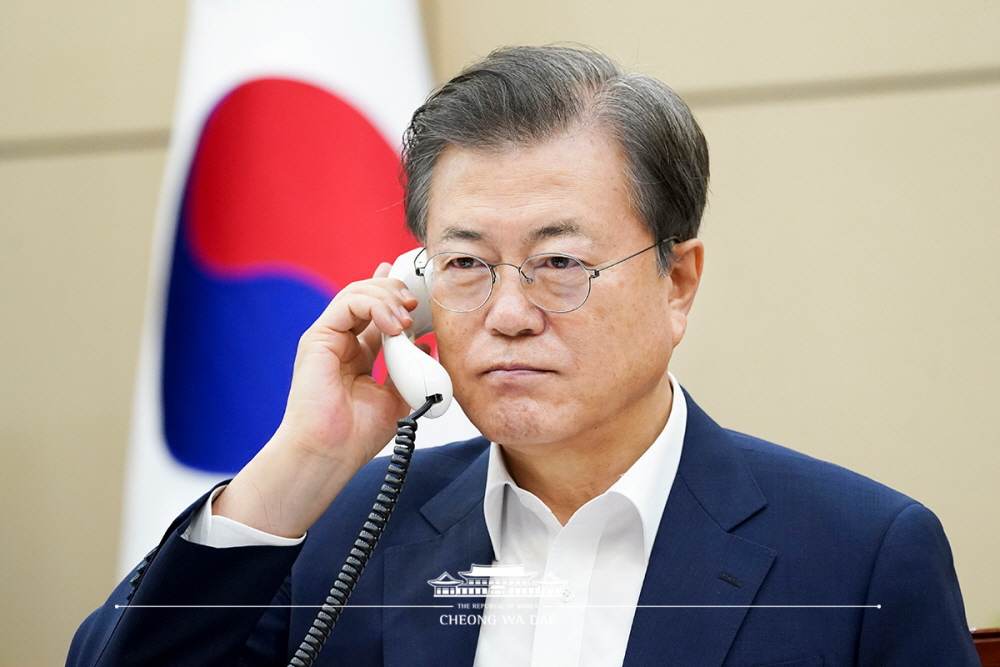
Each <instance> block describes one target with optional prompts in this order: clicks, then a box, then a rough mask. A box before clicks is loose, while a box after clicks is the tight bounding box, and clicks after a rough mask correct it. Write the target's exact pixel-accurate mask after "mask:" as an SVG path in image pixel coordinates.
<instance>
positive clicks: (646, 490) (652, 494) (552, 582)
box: [182, 375, 687, 667]
mask: <svg viewBox="0 0 1000 667" xmlns="http://www.w3.org/2000/svg"><path fill="white" fill-rule="evenodd" d="M670 382H671V387H672V389H673V404H672V406H671V410H670V417H669V419H668V420H667V423H666V425H665V426H664V427H663V431H662V432H661V433H660V435H659V436H658V437H657V438H656V440H655V441H654V442H653V444H652V445H650V447H649V449H647V450H646V452H645V453H643V455H642V456H641V457H639V460H638V461H636V462H635V464H633V465H632V467H631V468H629V469H628V471H626V472H625V473H624V474H623V475H622V476H621V478H620V479H619V480H618V481H617V482H615V483H614V484H613V485H612V486H611V488H610V489H608V490H607V491H606V492H605V493H602V494H601V495H599V496H597V497H596V498H593V499H592V500H590V501H589V502H587V503H586V504H585V505H583V507H581V508H580V509H578V510H577V511H576V513H575V514H573V516H572V517H570V519H569V521H567V522H566V525H565V526H563V525H560V523H559V521H558V520H557V519H556V518H555V515H554V514H553V513H552V511H551V510H550V509H549V508H548V507H547V506H546V505H545V504H544V503H543V502H542V501H541V500H539V499H538V497H537V496H535V495H534V494H532V493H530V492H528V491H525V490H524V489H522V488H520V487H519V486H517V484H516V483H515V482H514V480H513V479H512V478H511V476H510V473H509V472H508V471H507V467H506V465H504V462H503V457H502V456H501V455H500V450H499V448H498V446H497V445H496V443H491V444H490V453H489V456H490V459H489V466H488V470H487V474H486V495H485V500H484V504H483V509H484V513H485V518H486V527H487V530H488V531H489V535H490V540H491V541H492V543H493V553H494V555H495V560H494V561H493V564H492V565H493V567H504V568H505V572H507V573H511V572H523V573H525V574H526V575H534V576H531V577H530V579H529V581H530V583H531V584H534V583H537V582H540V583H541V587H540V588H541V589H543V590H542V593H544V594H532V593H538V589H539V587H538V586H531V585H529V586H528V587H527V589H526V590H528V591H529V594H528V595H519V596H518V595H504V594H500V593H498V594H490V595H488V596H487V598H486V606H485V609H483V619H482V625H481V627H480V632H479V643H478V645H477V647H476V660H475V667H499V666H503V667H528V666H529V665H530V666H532V667H543V666H544V667H549V666H551V665H578V666H580V667H614V666H616V665H621V664H622V662H623V661H624V659H625V649H626V647H627V646H628V638H629V632H630V630H631V627H632V617H633V615H634V614H635V605H636V603H637V602H638V600H639V592H640V590H641V589H642V582H643V579H644V577H645V575H646V566H647V564H648V562H649V554H650V552H651V551H652V548H653V541H654V540H655V539H656V531H657V529H658V528H659V525H660V518H661V517H662V515H663V507H664V506H665V505H666V502H667V496H668V495H670V488H671V487H672V486H673V483H674V478H675V477H676V476H677V466H678V463H679V462H680V458H681V448H682V445H683V443H684V431H685V427H686V424H687V402H686V401H685V399H684V393H683V392H682V391H681V389H680V387H679V386H678V384H677V381H676V380H675V379H674V377H673V375H670ZM219 491H221V487H220V488H219V489H217V490H216V492H215V493H213V494H212V497H211V498H209V500H208V502H206V503H205V504H204V505H203V506H202V507H201V509H200V510H199V511H198V514H197V515H196V516H195V518H194V520H192V522H191V523H190V524H189V526H188V528H187V530H185V531H184V533H183V534H182V537H183V538H184V539H187V540H189V541H191V542H194V543H196V544H202V545H205V546H211V547H218V548H226V547H237V546H255V545H271V546H291V545H295V544H298V543H300V542H301V541H302V540H303V539H305V536H303V537H301V538H284V537H279V536H276V535H271V534H269V533H265V532H262V531H259V530H256V529H255V528H251V527H249V526H246V525H244V524H241V523H239V522H237V521H233V520H232V519H228V518H226V517H221V516H217V515H213V514H212V510H211V507H212V500H214V499H215V496H216V495H217V494H218V493H219ZM473 565H477V564H476V563H470V564H469V568H470V570H471V569H472V566H473ZM478 565H482V564H478ZM493 588H494V589H496V587H495V586H494V587H493ZM522 590H525V589H522Z"/></svg>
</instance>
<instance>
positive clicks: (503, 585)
mask: <svg viewBox="0 0 1000 667" xmlns="http://www.w3.org/2000/svg"><path fill="white" fill-rule="evenodd" d="M459 575H461V576H462V579H456V578H455V577H453V576H451V575H450V574H448V573H447V572H444V573H442V574H441V576H440V577H438V578H437V579H430V580H428V582H427V583H428V584H430V585H431V587H433V588H434V597H436V598H460V597H484V596H486V595H493V596H502V597H542V598H544V597H560V596H565V595H566V591H567V583H566V582H565V581H562V580H561V579H556V578H555V577H553V576H551V575H546V576H544V577H542V578H541V579H539V580H538V581H534V578H535V576H536V575H537V573H536V572H525V570H524V566H523V565H473V566H472V567H471V568H470V569H469V571H468V572H459Z"/></svg>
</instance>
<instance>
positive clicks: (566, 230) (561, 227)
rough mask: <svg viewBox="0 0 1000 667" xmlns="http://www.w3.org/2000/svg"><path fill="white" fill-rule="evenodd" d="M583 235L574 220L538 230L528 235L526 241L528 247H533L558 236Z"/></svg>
mask: <svg viewBox="0 0 1000 667" xmlns="http://www.w3.org/2000/svg"><path fill="white" fill-rule="evenodd" d="M582 233H583V232H582V231H581V230H580V225H578V224H577V223H575V222H574V221H572V220H563V221H561V222H556V223H553V224H551V225H545V226H544V227H541V228H539V229H536V230H535V231H533V232H531V233H530V234H528V235H527V236H526V237H525V239H524V240H525V242H526V243H527V245H532V244H535V243H538V242H539V241H544V240H545V239H551V238H556V237H558V236H580V235H581V234H582Z"/></svg>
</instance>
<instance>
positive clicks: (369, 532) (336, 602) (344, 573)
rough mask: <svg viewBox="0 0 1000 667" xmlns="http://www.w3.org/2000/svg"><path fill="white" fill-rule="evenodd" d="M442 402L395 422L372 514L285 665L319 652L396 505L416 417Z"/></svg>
mask: <svg viewBox="0 0 1000 667" xmlns="http://www.w3.org/2000/svg"><path fill="white" fill-rule="evenodd" d="M440 402H441V395H440V394H434V395H433V396H429V397H428V398H427V402H426V403H424V404H423V405H421V406H420V407H419V408H417V409H416V410H415V411H414V412H413V414H411V415H410V416H408V417H404V418H403V419H400V420H399V421H397V422H396V440H395V443H396V446H395V447H394V448H393V450H392V451H393V454H392V457H391V458H390V459H389V469H388V471H387V472H386V473H385V480H384V481H383V482H382V488H381V490H380V491H379V494H378V497H377V498H376V500H375V504H374V505H373V506H372V511H371V514H369V515H368V520H367V521H365V525H364V527H363V528H362V529H361V533H360V534H359V535H358V539H357V540H355V541H354V547H353V548H352V549H351V553H350V555H349V556H348V557H347V560H346V561H344V565H343V566H342V567H341V568H340V574H338V575H337V581H335V582H333V588H331V589H330V593H329V595H327V597H326V603H325V604H324V605H323V607H322V608H321V609H320V610H319V613H318V614H316V618H315V619H314V620H313V624H312V627H311V628H309V631H308V632H307V633H306V636H305V638H304V639H303V640H302V643H301V644H299V648H298V650H297V651H295V655H294V656H292V659H291V661H290V662H289V663H288V667H312V664H313V661H315V660H316V656H317V655H319V652H320V649H322V648H323V644H325V643H326V640H327V639H328V638H329V637H330V633H331V632H333V626H334V625H336V624H337V619H339V618H340V612H342V611H343V610H344V606H345V605H346V604H347V598H349V597H350V596H351V593H352V592H353V591H354V587H355V586H356V585H357V583H358V579H359V578H360V577H361V573H362V572H364V570H365V565H367V564H368V559H369V558H371V555H372V552H373V551H374V550H375V545H377V544H378V540H379V538H380V537H381V536H382V531H383V530H385V524H386V523H387V522H388V521H389V517H390V516H392V510H393V508H395V507H396V500H397V499H398V498H399V492H400V490H402V488H403V482H405V481H406V473H407V471H408V470H409V469H410V459H411V458H412V457H413V447H414V443H415V442H416V431H417V419H419V418H420V417H423V416H424V414H426V413H427V411H428V410H430V409H431V407H433V406H434V404H435V403H440Z"/></svg>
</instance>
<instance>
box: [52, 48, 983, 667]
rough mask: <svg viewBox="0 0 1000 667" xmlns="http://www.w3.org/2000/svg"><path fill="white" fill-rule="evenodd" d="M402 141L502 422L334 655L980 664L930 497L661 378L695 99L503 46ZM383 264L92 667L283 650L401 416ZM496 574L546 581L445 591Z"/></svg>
mask: <svg viewBox="0 0 1000 667" xmlns="http://www.w3.org/2000/svg"><path fill="white" fill-rule="evenodd" d="M404 159H405V167H406V175H407V199H406V208H407V219H408V223H409V225H410V228H411V229H412V231H413V232H414V234H415V235H416V236H417V238H418V239H420V241H421V242H423V243H424V244H425V246H426V253H425V257H426V267H425V273H427V274H428V282H429V286H430V289H431V292H432V295H433V298H434V305H433V316H434V324H435V330H436V333H437V337H438V343H439V349H440V357H441V361H442V363H443V365H444V366H445V367H446V368H447V370H448V372H449V373H450V375H451V377H452V380H453V383H454V387H455V396H456V398H457V399H458V400H459V401H460V402H461V404H462V407H463V408H464V410H465V412H466V414H467V415H468V416H469V417H470V419H471V420H472V422H473V423H474V424H475V425H476V426H477V427H478V428H479V429H480V430H481V432H482V433H483V435H484V436H485V439H482V438H481V439H476V440H473V441H470V442H467V443H459V444H455V445H449V446H446V447H442V448H435V449H430V450H423V451H419V452H417V454H416V455H415V457H414V462H413V467H412V470H411V472H410V476H409V481H408V482H407V485H406V488H405V489H404V491H403V493H402V495H401V498H400V501H399V504H398V506H397V507H396V512H395V514H394V515H393V518H392V519H391V521H390V522H389V524H388V527H387V528H386V531H385V533H384V535H383V537H382V541H381V543H380V545H379V547H378V549H376V551H375V552H374V554H373V556H372V559H371V562H370V563H369V564H368V567H367V570H366V571H365V572H364V575H363V576H362V577H361V579H360V583H359V584H358V586H357V589H356V590H355V592H354V593H353V595H352V597H351V600H350V603H349V605H348V607H347V609H346V610H345V612H344V613H343V616H342V617H341V618H340V620H339V622H338V624H337V626H336V627H335V628H334V630H333V633H332V635H331V636H330V639H329V642H328V644H327V646H326V647H325V649H324V650H323V652H322V653H320V655H319V657H318V659H317V664H328V665H332V664H349V665H377V664H385V665H401V664H406V665H441V664H448V665H450V664H455V665H473V664H474V665H477V666H479V667H482V666H488V665H554V664H556V665H558V664H566V665H622V664H624V665H646V664H661V663H662V664H671V665H684V666H686V667H687V666H691V665H779V664H780V665H784V666H786V667H789V666H792V665H821V664H828V665H829V664H835V665H849V664H850V665H853V664H856V665H943V664H948V665H957V664H963V665H975V664H977V662H976V657H975V652H974V649H973V648H972V643H971V640H970V638H969V633H968V629H967V627H966V625H965V618H964V611H963V607H962V600H961V595H960V593H959V590H958V584H957V581H956V579H955V574H954V570H953V566H952V562H951V555H950V551H949V548H948V545H947V541H946V540H945V537H944V534H943V532H942V530H941V528H940V525H939V524H938V522H937V520H936V519H935V518H934V516H933V515H932V514H931V513H930V512H929V511H928V510H926V509H925V508H923V507H922V506H921V505H919V504H918V503H916V502H914V501H912V500H910V499H908V498H906V497H904V496H901V495H900V494H897V493H895V492H893V491H891V490H889V489H886V488H885V487H882V486H880V485H878V484H876V483H874V482H872V481H870V480H867V479H865V478H862V477H860V476H857V475H854V474H852V473H849V472H847V471H845V470H843V469H840V468H837V467H835V466H832V465H829V464H825V463H822V462H819V461H815V460H813V459H810V458H808V457H805V456H802V455H799V454H796V453H794V452H791V451H789V450H786V449H783V448H781V447H778V446H776V445H772V444H769V443H765V442H762V441H759V440H756V439H754V438H750V437H748V436H744V435H740V434H736V433H732V432H729V431H725V430H723V429H721V428H720V427H719V426H717V425H716V424H715V423H714V422H712V420H711V419H709V418H708V417H707V416H706V415H705V414H704V413H703V412H702V411H701V410H700V409H699V408H698V407H697V405H695V403H694V402H693V401H692V400H691V399H690V397H688V396H686V395H685V394H684V393H683V392H682V391H681V390H680V389H679V387H678V385H677V384H676V382H675V381H674V380H673V378H672V377H671V376H670V375H669V374H668V372H667V371H668V366H669V362H670V359H671V356H672V354H673V350H674V348H675V347H676V345H677V344H678V343H679V342H680V340H681V338H682V337H683V335H684V331H685V328H686V322H687V314H688V312H689V310H690V308H691V304H692V302H693V299H694V296H695V293H696V291H697V288H698V284H699V281H700V278H701V272H702V259H703V245H702V243H701V241H700V240H698V239H697V238H696V235H697V230H698V224H699V221H700V218H701V214H702V211H703V208H704V204H705V197H706V192H707V182H708V154H707V148H706V145H705V141H704V138H703V137H702V134H701V131H700V129H699V128H698V126H697V124H696V123H695V121H694V119H693V118H692V116H691V114H690V111H689V110H688V109H687V107H686V106H685V105H684V104H683V102H682V101H681V100H680V99H679V98H677V97H676V95H674V94H673V93H672V92H671V91H670V90H669V89H667V88H666V87H664V86H663V85H662V84H659V83H658V82H656V81H653V80H652V79H649V78H647V77H642V76H637V75H626V74H623V73H621V72H620V71H619V70H618V69H617V68H616V67H615V66H614V65H613V64H612V63H611V62H610V61H608V60H607V59H606V58H604V57H603V56H600V55H599V54H596V53H592V52H589V51H583V50H575V49H566V48H553V47H546V48H515V49H504V50H500V51H497V52H495V53H493V54H491V55H490V56H489V57H488V58H487V59H485V60H484V61H482V62H480V63H477V64H475V65H473V66H471V67H470V68H469V69H467V70H466V71H465V72H463V73H462V74H460V75H459V76H457V77H456V78H455V79H453V80H452V81H451V82H449V83H448V84H446V85H445V86H444V87H442V88H441V89H440V90H439V91H437V92H436V93H435V94H434V95H433V96H432V97H431V98H430V99H429V100H428V102H427V103H426V104H425V105H424V106H423V107H421V109H419V110H418V111H417V112H416V114H415V115H414V118H413V121H412V123H411V126H410V129H409V131H408V133H407V137H406V151H405V155H404ZM387 270H388V269H387V267H386V266H382V267H380V268H379V270H378V271H377V272H376V275H375V277H374V278H372V279H371V280H367V281H362V282H359V283H355V284H352V285H350V286H348V287H347V288H345V289H344V290H343V291H342V292H340V293H339V294H338V295H337V297H336V298H335V299H334V300H333V301H332V302H331V304H330V305H329V307H328V308H327V309H326V311H325V312H324V313H323V315H322V316H321V317H320V318H319V319H318V320H317V322H316V323H315V324H314V325H313V326H312V327H311V328H310V330H309V331H307V332H306V333H305V334H304V335H303V337H302V340H301V342H300V346H299V351H298V356H297V359H296V366H295V376H294V380H293V384H292V389H291V393H290V396H289V399H288V406H287V410H286V414H285V417H284V420H283V421H282V424H281V426H280V427H279V429H278V430H277V432H276V433H275V435H274V437H273V438H272V440H271V441H270V442H268V444H267V445H266V446H265V447H264V448H263V449H262V450H261V452H260V453H259V454H258V455H257V456H256V457H255V458H254V459H253V461H251V462H250V463H249V464H248V465H247V466H246V468H245V469H244V470H243V471H241V472H240V473H239V474H238V475H237V476H236V477H235V478H234V479H233V480H232V482H231V483H230V484H229V485H228V486H224V487H221V488H220V489H216V490H215V491H214V492H213V494H212V495H211V500H210V501H209V502H206V503H201V504H199V505H196V506H195V507H194V508H193V509H192V510H189V511H188V512H186V513H185V515H183V516H182V517H180V518H179V519H178V522H177V523H176V524H175V525H174V526H172V527H171V529H170V531H168V533H167V536H166V537H165V538H164V542H163V543H162V544H161V546H160V547H159V549H158V552H157V553H156V555H155V557H153V558H152V559H151V562H147V563H144V564H143V565H142V566H141V567H140V568H139V569H140V572H139V573H138V575H137V576H136V577H133V578H132V580H131V581H130V582H123V584H122V585H120V586H119V588H118V589H117V590H116V591H115V593H114V594H113V595H112V597H111V599H110V600H109V601H108V603H107V604H106V605H105V606H104V608H103V609H101V610H99V611H98V612H97V613H95V615H93V616H92V617H91V618H90V619H88V621H87V623H85V625H84V627H83V628H82V629H81V631H80V632H79V633H78V636H77V638H76V639H75V640H74V646H73V648H72V650H71V655H70V663H71V664H114V665H129V664H143V665H145V664H185V665H187V664H248V665H258V664H261V665H263V664H266V665H272V664H274V665H281V664H286V663H287V661H288V660H289V657H290V656H291V655H292V653H293V652H294V651H295V648H296V647H297V646H298V645H299V641H300V640H301V638H302V637H303V636H304V635H305V633H306V631H307V629H308V628H309V625H310V623H311V621H312V618H313V616H315V613H316V606H317V605H319V604H321V603H322V602H323V600H324V598H325V597H326V591H327V590H329V589H330V587H331V586H332V585H333V582H334V581H335V580H336V576H337V572H338V569H339V567H340V563H341V562H342V560H343V558H344V556H346V554H347V552H348V550H349V549H350V546H351V544H352V543H353V541H354V539H355V536H356V534H357V529H358V528H359V527H360V526H361V524H362V523H363V521H364V519H365V517H366V516H367V514H368V511H369V508H370V507H371V502H372V500H373V499H374V497H375V495H376V494H377V492H378V489H379V486H380V484H381V478H382V475H383V470H384V463H382V462H376V463H374V464H372V465H367V466H366V464H367V463H368V461H369V460H370V459H371V458H372V457H373V456H374V455H375V453H376V452H377V451H378V450H379V449H380V448H381V447H382V445H383V444H384V443H385V442H386V441H387V440H389V438H390V437H391V435H392V428H393V422H394V420H395V419H396V418H398V417H400V416H401V415H403V414H405V413H406V412H407V407H406V406H405V404H404V403H403V402H402V400H401V399H400V397H399V395H398V394H397V393H396V391H395V390H394V389H393V388H392V386H391V384H389V385H387V386H380V385H378V384H377V383H376V382H374V381H373V380H372V379H371V377H370V372H371V368H372V363H373V360H374V358H375V354H376V352H377V350H378V345H379V336H380V334H381V333H387V334H397V333H399V332H400V331H402V329H403V328H404V327H406V326H408V325H409V324H410V321H411V317H410V314H409V311H411V310H413V309H414V308H415V307H416V300H415V299H414V298H413V295H412V294H410V293H409V292H408V291H407V290H406V289H405V288H404V287H403V285H402V284H401V283H400V282H399V281H396V280H393V279H389V278H387V277H386V276H387ZM491 443H492V444H491ZM307 532H308V539H306V540H304V542H303V535H305V534H306V533H307ZM477 565H478V566H479V567H478V568H477V567H476V566H477ZM489 565H495V566H496V567H497V568H499V569H495V570H493V571H494V572H503V573H504V574H505V576H507V575H511V573H513V574H515V575H516V574H517V573H518V572H522V573H525V574H527V575H533V576H534V577H535V578H534V579H533V580H532V581H530V582H527V583H526V585H525V591H526V592H524V593H523V594H521V593H518V591H517V590H515V591H513V592H514V593H518V595H511V591H510V590H508V591H506V593H505V591H503V590H500V589H499V588H498V589H496V590H493V591H490V595H489V596H487V595H486V594H485V593H486V591H485V590H484V589H479V590H478V592H479V595H478V597H465V598H440V597H438V598H435V597H434V592H435V588H434V585H433V584H431V583H429V582H437V583H438V584H441V582H453V583H452V585H455V584H454V582H456V581H457V580H456V579H455V578H454V575H456V574H461V573H463V572H464V573H465V575H466V576H467V577H472V576H474V575H475V574H476V573H479V575H482V573H483V572H484V571H488V570H484V568H483V566H489ZM514 579H516V576H515V577H514ZM469 581H473V579H469ZM442 603H445V604H447V605H449V606H448V608H445V609H442V608H434V607H433V605H435V604H437V605H440V604H442ZM459 604H461V605H466V606H458V605H459ZM115 605H119V606H120V607H119V608H117V609H116V608H115ZM126 605H130V607H131V608H128V609H126V608H125V606H126ZM172 605H179V607H174V606H172ZM206 606H207V607H209V608H205V607H206ZM222 606H225V607H224V608H223V607H222ZM264 607H267V609H266V610H264Z"/></svg>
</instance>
